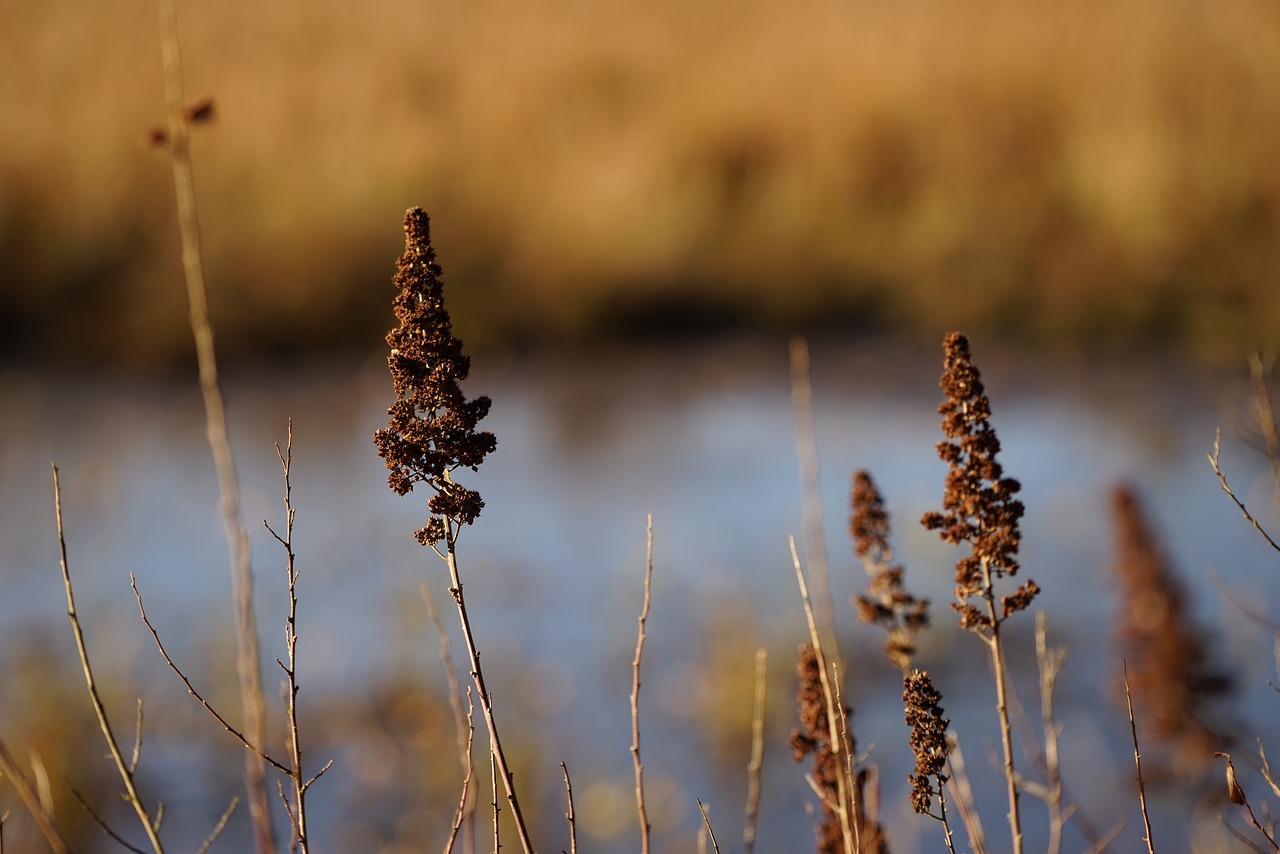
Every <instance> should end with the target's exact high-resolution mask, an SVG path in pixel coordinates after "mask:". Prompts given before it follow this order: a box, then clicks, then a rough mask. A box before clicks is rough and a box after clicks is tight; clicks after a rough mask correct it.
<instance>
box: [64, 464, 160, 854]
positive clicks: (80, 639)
mask: <svg viewBox="0 0 1280 854" xmlns="http://www.w3.org/2000/svg"><path fill="white" fill-rule="evenodd" d="M53 506H54V512H55V514H56V516H57V520H58V560H59V563H60V564H61V565H62V586H63V588H64V589H65V590H66V594H67V618H68V619H69V620H71V632H72V634H73V635H75V639H76V651H77V652H79V653H80V669H81V670H82V671H84V682H85V687H86V688H87V689H88V691H89V700H90V701H91V702H92V703H93V711H94V714H95V715H97V717H98V726H99V728H100V729H101V730H102V737H103V738H104V739H105V740H106V742H107V749H108V750H110V751H111V759H112V761H113V762H115V765H116V771H117V772H118V773H119V774H120V780H121V782H123V783H124V789H125V793H126V795H125V800H126V801H128V802H129V804H130V806H132V807H133V811H134V812H135V813H136V814H137V816H138V821H139V823H141V824H142V827H143V830H144V831H145V832H146V834H147V841H148V842H150V843H151V847H152V849H153V850H155V851H156V854H162V852H163V851H164V846H163V845H162V844H161V843H160V836H159V835H158V834H157V833H156V829H155V827H154V824H153V822H152V820H151V816H150V815H149V814H148V813H147V808H146V806H145V805H144V804H143V803H142V796H141V795H139V794H138V788H137V786H135V785H134V782H133V776H134V775H133V771H132V770H130V766H129V763H128V762H126V761H125V758H124V755H123V754H121V752H120V745H119V744H118V743H117V742H116V737H115V735H114V734H113V733H112V731H111V723H110V721H108V720H107V710H106V708H105V707H104V706H103V705H102V698H101V696H99V694H98V686H97V683H96V682H95V681H94V678H93V668H92V667H90V666H89V651H88V649H87V648H86V647H85V643H84V632H82V631H81V629H80V618H79V617H78V616H76V599H75V594H74V593H73V592H72V589H71V571H70V570H69V569H68V565H67V541H66V537H65V536H64V535H63V528H62V485H61V483H59V481H58V467H57V466H56V465H55V466H53Z"/></svg>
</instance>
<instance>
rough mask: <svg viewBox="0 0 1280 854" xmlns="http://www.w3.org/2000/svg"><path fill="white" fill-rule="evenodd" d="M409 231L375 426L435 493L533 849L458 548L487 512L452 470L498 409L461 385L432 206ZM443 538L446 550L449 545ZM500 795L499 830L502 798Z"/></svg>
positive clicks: (498, 771)
mask: <svg viewBox="0 0 1280 854" xmlns="http://www.w3.org/2000/svg"><path fill="white" fill-rule="evenodd" d="M404 233H405V248H404V254H403V255H402V256H401V257H400V260H399V261H398V263H397V265H396V275H395V278H394V282H395V284H396V286H397V287H398V288H399V289H400V290H399V293H398V294H397V295H396V297H395V302H394V306H395V314H396V319H397V320H399V321H400V323H399V325H398V326H397V327H396V328H395V329H393V330H391V332H389V333H387V343H388V344H390V345H391V355H390V356H389V357H388V358H387V365H388V367H389V368H390V370H391V379H392V383H393V385H394V387H395V393H396V399H395V401H394V402H393V403H392V404H391V407H390V408H389V409H388V410H387V415H388V416H389V419H390V420H389V425H388V427H386V428H384V429H381V430H378V431H376V432H375V433H374V434H373V442H374V445H376V446H377V448H378V455H379V456H381V457H382V458H383V459H384V460H385V461H386V464H387V468H388V469H390V472H391V473H390V475H389V476H388V478H387V480H388V483H389V484H390V486H391V488H392V489H393V490H394V491H395V492H396V493H398V494H399V495H408V494H409V493H410V492H411V491H413V488H414V487H415V486H416V485H418V484H420V483H421V484H425V485H426V486H427V487H429V488H430V489H431V490H432V492H433V494H432V496H431V498H430V500H429V501H428V503H427V509H428V510H429V512H430V516H429V517H428V519H427V522H426V524H425V525H423V527H422V528H420V529H418V530H417V531H416V532H415V536H416V537H417V539H418V541H419V542H420V543H422V544H423V545H425V546H429V547H430V548H431V549H433V550H434V551H435V553H436V554H437V555H439V556H440V557H441V559H443V560H444V561H445V563H446V564H447V565H448V567H449V577H450V580H451V581H452V586H451V587H450V588H449V592H450V594H452V596H453V601H454V604H455V605H456V606H457V608H458V617H459V619H460V620H461V623H462V634H463V637H464V639H465V640H466V644H467V652H468V654H469V656H470V659H471V678H472V680H473V681H474V682H475V687H476V693H477V695H478V698H479V702H480V709H481V711H482V713H483V714H484V720H485V726H486V727H487V729H488V733H489V752H490V758H491V761H492V765H493V767H494V769H495V781H494V786H495V789H496V787H497V786H498V781H497V779H496V778H497V777H501V783H502V787H503V790H504V791H505V793H506V797H507V803H508V804H509V805H510V807H511V814H512V818H513V820H514V822H515V826H516V832H517V835H518V836H519V838H520V845H521V847H522V848H523V849H524V851H525V854H532V851H533V843H532V842H531V841H530V839H529V832H528V830H527V828H526V827H525V821H524V815H523V813H522V812H521V809H520V801H519V798H518V797H517V795H516V789H515V784H514V780H513V775H512V773H511V769H510V767H509V766H508V764H507V759H506V755H505V753H504V751H503V749H502V740H501V738H500V737H499V734H498V726H497V723H496V721H495V720H494V716H493V700H492V697H491V695H490V694H489V691H488V689H487V688H486V687H485V680H484V671H483V670H482V669H481V667H480V652H479V650H478V649H477V646H476V642H475V635H474V634H473V633H472V631H471V619H470V617H469V616H468V615H467V605H466V598H465V597H464V595H463V587H462V578H461V575H460V573H459V570H458V555H457V549H456V547H457V541H458V532H459V529H460V528H461V526H462V525H470V524H471V523H472V522H474V521H475V520H476V518H477V517H479V515H480V511H481V510H482V509H483V508H484V500H483V499H481V497H480V493H479V492H476V491H475V490H471V489H467V488H466V487H464V486H462V484H460V483H458V482H457V481H455V480H454V479H453V477H452V473H453V472H454V471H455V470H457V469H459V468H470V469H472V470H475V469H477V468H478V467H479V465H480V464H481V463H482V462H484V458H485V457H486V456H488V455H489V454H490V453H492V452H493V450H494V449H495V448H496V447H497V444H498V443H497V440H496V439H495V438H494V436H493V434H492V433H488V432H483V431H477V430H476V425H477V424H478V423H479V422H480V420H481V419H482V418H484V417H485V416H486V415H487V414H488V413H489V406H490V400H489V398H487V397H478V398H476V399H475V400H470V401H469V400H467V399H466V397H464V396H463V394H462V388H461V387H460V385H459V383H461V382H462V381H463V380H465V379H466V378H467V375H468V373H469V372H470V370H471V360H470V358H468V357H467V356H466V355H464V354H463V352H462V342H461V341H460V340H459V339H458V338H457V337H455V336H454V334H453V323H452V322H451V320H450V318H449V311H448V309H447V308H446V307H445V304H444V284H443V282H442V281H441V279H440V275H441V269H440V265H438V264H437V263H436V254H435V250H434V249H433V248H432V246H431V223H430V220H429V219H428V218H427V214H426V212H424V211H423V210H422V209H421V208H411V209H409V210H408V211H407V212H406V213H405V216H404ZM441 542H443V543H444V551H441V550H440V543H441ZM464 800H465V796H464ZM494 801H495V803H494V810H495V837H496V836H497V824H496V816H497V809H498V806H497V798H496V797H495V798H494ZM495 844H496V840H495Z"/></svg>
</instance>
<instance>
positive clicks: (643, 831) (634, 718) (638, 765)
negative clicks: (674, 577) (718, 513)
mask: <svg viewBox="0 0 1280 854" xmlns="http://www.w3.org/2000/svg"><path fill="white" fill-rule="evenodd" d="M647 530H648V534H647V537H646V547H645V562H644V605H643V606H642V607H641V609H640V619H639V630H638V631H637V633H636V654H635V658H633V659H632V661H631V761H632V764H633V765H634V767H635V776H636V812H637V813H638V814H639V817H640V851H641V854H649V828H650V825H649V813H648V809H647V808H646V806H645V802H644V763H643V762H642V761H641V760H640V661H641V659H642V658H643V656H644V638H645V634H644V630H645V622H646V621H647V620H648V619H649V602H650V593H651V587H652V582H653V514H652V513H650V514H649V523H648V529H647Z"/></svg>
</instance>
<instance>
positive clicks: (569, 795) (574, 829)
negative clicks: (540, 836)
mask: <svg viewBox="0 0 1280 854" xmlns="http://www.w3.org/2000/svg"><path fill="white" fill-rule="evenodd" d="M560 770H561V771H563V772H564V797H565V803H566V804H567V805H568V807H567V810H566V812H565V814H564V818H565V821H567V822H569V854H577V852H578V825H577V822H576V820H575V819H574V815H573V784H572V783H570V782H569V766H568V765H566V764H564V763H563V762H561V763H560Z"/></svg>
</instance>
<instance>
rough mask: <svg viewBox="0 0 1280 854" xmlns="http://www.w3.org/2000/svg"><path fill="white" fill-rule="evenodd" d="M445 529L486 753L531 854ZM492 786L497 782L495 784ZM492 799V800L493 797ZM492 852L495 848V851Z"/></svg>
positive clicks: (453, 539) (453, 536)
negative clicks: (486, 739)
mask: <svg viewBox="0 0 1280 854" xmlns="http://www.w3.org/2000/svg"><path fill="white" fill-rule="evenodd" d="M444 526H445V545H446V551H445V561H446V563H448V565H449V577H450V579H451V581H452V582H453V586H452V587H450V588H449V593H450V594H451V595H452V596H453V602H454V604H455V605H457V607H458V618H459V619H460V620H461V622H462V636H463V638H464V639H465V640H466V643H467V655H468V656H469V657H470V660H471V679H472V681H473V682H475V686H476V693H477V694H478V695H479V698H480V711H481V713H482V714H483V715H484V723H485V727H486V728H487V730H488V732H489V752H490V753H491V754H492V757H493V762H492V764H493V766H494V768H495V769H496V770H495V775H497V774H500V775H501V777H502V786H503V789H504V790H505V791H506V796H507V802H508V803H509V804H510V805H511V816H512V818H513V819H514V820H515V825H516V834H517V835H518V836H519V837H520V847H521V848H522V849H523V850H524V854H533V843H532V842H531V841H530V839H529V831H528V829H527V828H526V827H525V822H524V815H523V814H522V813H521V811H520V799H519V798H518V797H517V796H516V789H515V780H514V777H515V775H513V774H512V773H511V769H510V766H508V765H507V757H506V754H505V753H504V752H503V750H502V740H501V738H500V737H499V736H498V724H497V722H496V721H495V720H494V717H493V696H492V695H491V694H490V693H489V690H488V689H487V688H486V687H485V682H484V671H483V670H481V668H480V651H479V649H477V648H476V640H475V634H474V633H473V632H472V631H471V618H470V617H468V616H467V601H466V598H465V597H464V596H463V593H462V578H461V576H460V574H459V572H458V552H457V548H456V546H457V541H458V529H457V528H456V527H455V525H454V521H453V518H452V517H450V516H445V517H444ZM494 785H495V786H496V785H497V783H496V782H495V783H494ZM495 800H496V798H495ZM495 850H496V849H495Z"/></svg>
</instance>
